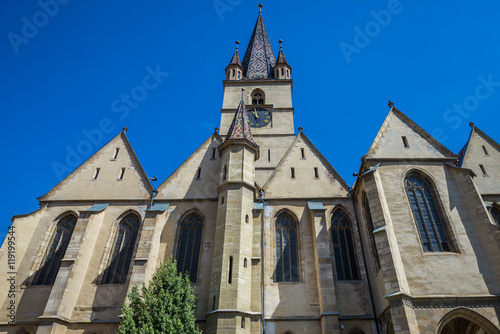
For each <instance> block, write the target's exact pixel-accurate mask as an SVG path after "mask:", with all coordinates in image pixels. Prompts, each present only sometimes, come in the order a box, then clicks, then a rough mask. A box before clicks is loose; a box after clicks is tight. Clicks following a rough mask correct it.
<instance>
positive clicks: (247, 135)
mask: <svg viewBox="0 0 500 334" xmlns="http://www.w3.org/2000/svg"><path fill="white" fill-rule="evenodd" d="M230 139H246V140H248V141H249V142H251V143H252V144H254V145H256V146H259V145H257V143H256V142H255V140H254V139H253V136H252V131H250V124H249V121H248V115H247V111H246V109H245V104H244V103H243V100H242V101H241V102H240V104H239V105H238V110H236V113H235V114H234V118H233V122H232V123H231V126H230V127H229V131H228V132H227V136H226V139H225V140H226V141H227V140H230Z"/></svg>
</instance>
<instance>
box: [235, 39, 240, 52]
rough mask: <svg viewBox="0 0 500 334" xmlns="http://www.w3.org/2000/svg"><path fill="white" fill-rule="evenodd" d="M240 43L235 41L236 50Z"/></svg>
mask: <svg viewBox="0 0 500 334" xmlns="http://www.w3.org/2000/svg"><path fill="white" fill-rule="evenodd" d="M239 44H240V41H236V50H238V45H239Z"/></svg>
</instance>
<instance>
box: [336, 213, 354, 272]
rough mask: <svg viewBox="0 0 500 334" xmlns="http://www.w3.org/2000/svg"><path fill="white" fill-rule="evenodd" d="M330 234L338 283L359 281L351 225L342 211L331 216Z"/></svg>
mask: <svg viewBox="0 0 500 334" xmlns="http://www.w3.org/2000/svg"><path fill="white" fill-rule="evenodd" d="M331 233H332V242H333V252H334V255H335V266H336V269H337V279H338V280H339V281H344V280H359V271H358V264H357V260H356V251H355V250H354V241H353V235H354V233H353V231H352V224H351V220H350V219H349V217H348V216H347V215H346V213H345V212H344V211H343V210H340V209H339V210H337V211H335V213H334V214H333V216H332V228H331Z"/></svg>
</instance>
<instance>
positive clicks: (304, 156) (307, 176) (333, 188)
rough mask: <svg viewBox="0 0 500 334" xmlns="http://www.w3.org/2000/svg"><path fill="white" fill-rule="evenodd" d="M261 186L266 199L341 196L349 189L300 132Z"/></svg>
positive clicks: (345, 194)
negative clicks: (292, 175) (292, 174)
mask: <svg viewBox="0 0 500 334" xmlns="http://www.w3.org/2000/svg"><path fill="white" fill-rule="evenodd" d="M292 168H293V173H294V177H293V178H292V177H291V169H292ZM296 182H300V186H298V185H297V183H296ZM262 188H263V189H264V191H265V193H266V197H267V198H331V197H345V196H347V194H348V192H349V185H348V184H347V183H346V182H345V181H344V179H342V177H341V176H340V175H339V174H338V173H337V171H336V170H335V168H333V167H332V165H331V164H330V163H329V162H328V160H326V158H325V157H324V156H323V155H322V154H321V153H320V152H319V151H318V149H317V148H316V147H315V146H314V145H313V143H312V142H311V141H310V140H309V138H307V136H306V135H305V134H304V133H303V132H302V131H300V133H299V134H298V135H297V137H296V138H295V140H294V141H293V143H292V144H291V145H290V147H289V148H288V150H287V151H286V153H285V154H284V155H283V157H282V158H281V161H280V162H279V164H278V166H276V168H275V169H274V171H273V173H272V174H271V175H270V176H269V179H268V180H267V181H266V183H265V184H264V186H263V187H262Z"/></svg>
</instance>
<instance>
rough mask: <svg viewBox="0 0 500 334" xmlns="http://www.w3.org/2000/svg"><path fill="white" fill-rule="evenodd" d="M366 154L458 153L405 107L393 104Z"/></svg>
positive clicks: (426, 155) (398, 156)
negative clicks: (408, 113) (409, 114)
mask: <svg viewBox="0 0 500 334" xmlns="http://www.w3.org/2000/svg"><path fill="white" fill-rule="evenodd" d="M403 137H405V138H406V142H407V146H408V147H405V143H404V141H403ZM364 158H365V159H438V160H439V159H446V160H448V159H449V160H455V159H456V158H457V156H456V155H455V154H454V153H452V152H451V151H450V150H448V149H447V148H446V147H445V146H443V145H442V144H441V143H439V142H438V141H437V140H436V139H434V138H433V137H432V136H431V135H429V134H428V133H427V132H425V131H424V130H423V129H422V128H421V127H420V126H418V125H417V124H416V123H415V122H413V121H412V120H411V119H410V118H408V117H407V116H406V115H405V114H403V113H402V112H401V111H399V110H398V109H396V108H391V111H390V112H389V115H387V118H386V119H385V121H384V123H383V124H382V127H381V128H380V130H379V132H378V134H377V136H376V137H375V140H374V141H373V143H372V145H371V146H370V149H369V150H368V153H367V155H366V156H365V157H364Z"/></svg>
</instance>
